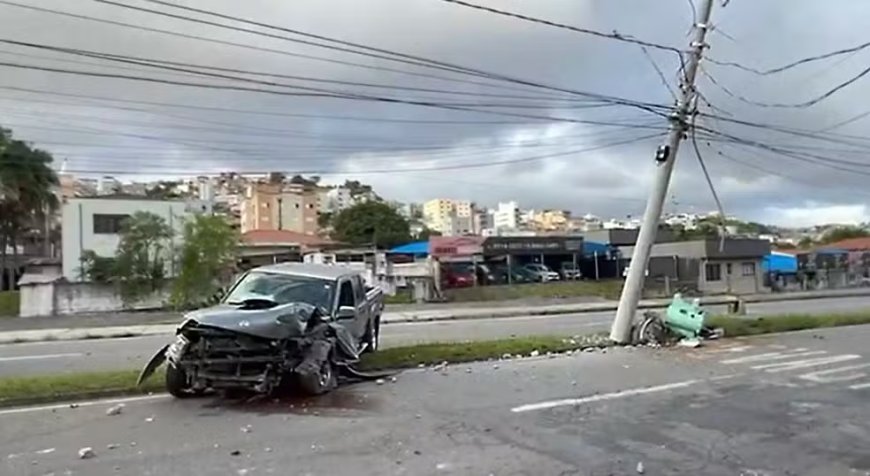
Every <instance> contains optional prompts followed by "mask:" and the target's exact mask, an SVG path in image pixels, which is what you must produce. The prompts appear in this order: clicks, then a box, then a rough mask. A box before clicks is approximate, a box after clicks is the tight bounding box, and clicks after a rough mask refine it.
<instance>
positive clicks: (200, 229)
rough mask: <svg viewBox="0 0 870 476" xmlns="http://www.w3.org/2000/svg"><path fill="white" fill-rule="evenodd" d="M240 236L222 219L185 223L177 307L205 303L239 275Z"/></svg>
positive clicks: (200, 218)
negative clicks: (236, 270) (236, 266)
mask: <svg viewBox="0 0 870 476" xmlns="http://www.w3.org/2000/svg"><path fill="white" fill-rule="evenodd" d="M238 243H239V235H238V233H237V231H236V230H235V229H233V227H232V226H231V225H230V223H228V222H227V220H226V219H225V218H224V217H222V216H217V215H215V216H208V215H197V216H194V217H193V219H192V220H189V221H187V222H186V223H185V224H184V244H183V245H182V247H181V250H180V253H179V258H180V259H179V265H180V272H179V273H178V276H177V277H176V278H175V282H174V283H173V286H172V303H173V305H175V306H176V307H183V308H187V307H193V306H198V305H202V304H205V303H207V302H209V301H210V300H211V298H212V297H213V296H215V295H216V294H217V293H218V292H219V291H220V290H221V288H222V287H223V286H225V285H226V284H228V283H229V281H230V280H231V279H232V277H233V274H234V272H235V263H236V254H237V246H238Z"/></svg>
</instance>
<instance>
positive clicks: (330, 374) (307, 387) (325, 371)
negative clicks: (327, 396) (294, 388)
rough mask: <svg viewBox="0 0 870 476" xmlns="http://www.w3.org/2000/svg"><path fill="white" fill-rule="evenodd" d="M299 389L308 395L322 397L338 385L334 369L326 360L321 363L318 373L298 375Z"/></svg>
mask: <svg viewBox="0 0 870 476" xmlns="http://www.w3.org/2000/svg"><path fill="white" fill-rule="evenodd" d="M298 378H299V388H301V389H302V391H303V392H304V393H306V394H308V395H323V394H324V393H326V392H328V391H330V390H332V389H333V388H335V386H336V385H337V383H338V377H337V376H336V374H335V367H334V366H333V365H332V362H330V361H329V360H328V359H327V360H325V361H324V362H323V365H321V367H320V371H318V372H312V373H310V374H306V375H299V376H298Z"/></svg>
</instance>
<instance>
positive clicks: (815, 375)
mask: <svg viewBox="0 0 870 476" xmlns="http://www.w3.org/2000/svg"><path fill="white" fill-rule="evenodd" d="M867 367H870V364H858V365H847V366H846V367H839V368H836V369H830V370H819V371H818V372H810V373H808V374H804V375H800V376H799V377H798V378H802V379H804V380H809V381H811V382H818V383H833V382H847V381H849V380H857V379H859V378H863V377H866V376H867V373H866V372H853V373H849V374H845V375H839V376H837V375H834V376H831V377H826V375H832V374H839V373H841V372H850V371H852V370H858V369H864V368H867Z"/></svg>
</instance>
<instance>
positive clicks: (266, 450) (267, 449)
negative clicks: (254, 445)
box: [263, 447, 272, 453]
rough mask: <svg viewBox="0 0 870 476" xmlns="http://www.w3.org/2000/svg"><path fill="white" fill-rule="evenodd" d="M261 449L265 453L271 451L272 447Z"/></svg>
mask: <svg viewBox="0 0 870 476" xmlns="http://www.w3.org/2000/svg"><path fill="white" fill-rule="evenodd" d="M263 451H265V452H266V453H271V452H272V448H269V447H266V448H265V449H264V450H263Z"/></svg>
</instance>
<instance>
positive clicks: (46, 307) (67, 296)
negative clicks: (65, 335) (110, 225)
mask: <svg viewBox="0 0 870 476" xmlns="http://www.w3.org/2000/svg"><path fill="white" fill-rule="evenodd" d="M168 298H169V294H168V292H157V293H154V294H152V295H150V296H147V297H145V298H143V299H141V300H139V301H137V302H135V303H133V304H131V305H130V306H129V307H124V303H123V301H122V300H121V297H120V296H119V295H118V293H117V291H116V290H115V289H114V288H112V287H111V286H106V285H101V284H93V283H64V282H46V283H34V284H28V285H24V286H21V306H20V311H19V315H20V316H21V317H35V316H54V315H66V314H80V313H92V312H116V311H121V310H145V309H158V308H162V307H164V306H165V305H166V302H167V300H168Z"/></svg>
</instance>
